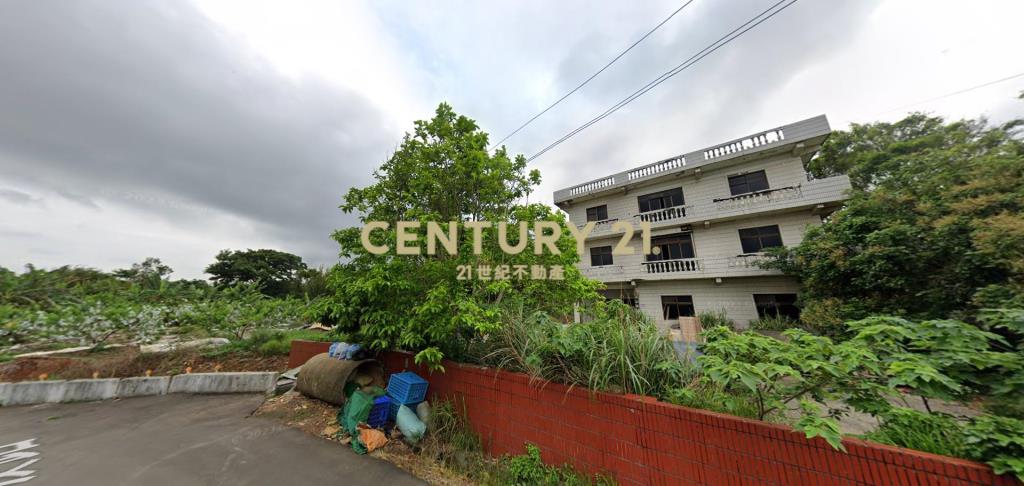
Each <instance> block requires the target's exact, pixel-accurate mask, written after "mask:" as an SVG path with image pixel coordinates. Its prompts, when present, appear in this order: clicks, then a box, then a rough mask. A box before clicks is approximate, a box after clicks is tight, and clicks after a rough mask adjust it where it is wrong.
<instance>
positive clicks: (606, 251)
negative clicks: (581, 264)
mask: <svg viewBox="0 0 1024 486" xmlns="http://www.w3.org/2000/svg"><path fill="white" fill-rule="evenodd" d="M611 264H612V247H611V246H595V247H593V248H591V249H590V266H592V267H601V266H604V265H611Z"/></svg>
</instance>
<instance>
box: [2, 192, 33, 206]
mask: <svg viewBox="0 0 1024 486" xmlns="http://www.w3.org/2000/svg"><path fill="white" fill-rule="evenodd" d="M0 199H4V200H6V201H10V202H12V203H14V204H17V205H19V206H26V205H29V204H42V202H43V200H42V199H41V198H38V197H35V196H33V195H31V194H29V193H27V192H21V191H17V190H14V189H0Z"/></svg>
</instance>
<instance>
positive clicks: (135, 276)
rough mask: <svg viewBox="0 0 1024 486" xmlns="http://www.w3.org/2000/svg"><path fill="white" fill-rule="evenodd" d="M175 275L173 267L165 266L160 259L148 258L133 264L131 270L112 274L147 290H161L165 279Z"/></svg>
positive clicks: (124, 269)
mask: <svg viewBox="0 0 1024 486" xmlns="http://www.w3.org/2000/svg"><path fill="white" fill-rule="evenodd" d="M172 273H174V270H173V269H171V267H169V266H167V265H164V264H163V262H161V261H160V259H159V258H153V257H148V258H146V259H145V260H143V261H142V262H140V263H133V264H132V267H131V268H122V269H120V270H114V271H113V272H111V274H112V275H113V276H115V277H117V278H119V279H122V280H127V281H129V282H132V283H134V284H137V285H139V286H142V287H144V288H147V289H157V288H160V286H161V284H162V283H163V281H164V278H165V277H167V276H168V275H170V274H172Z"/></svg>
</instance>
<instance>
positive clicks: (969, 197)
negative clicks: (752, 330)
mask: <svg viewBox="0 0 1024 486" xmlns="http://www.w3.org/2000/svg"><path fill="white" fill-rule="evenodd" d="M1020 124H1021V121H1015V122H1011V123H1007V124H1005V125H1003V126H998V127H995V126H990V125H989V124H987V122H986V121H985V120H966V121H957V122H952V123H947V122H946V121H945V120H943V119H942V118H939V117H930V116H926V115H923V114H914V115H910V116H908V117H907V118H905V119H903V120H901V121H899V122H896V123H872V124H866V125H858V124H854V125H853V126H852V127H851V128H850V130H848V131H838V132H835V133H833V134H832V135H831V136H830V138H829V140H828V141H827V142H826V143H825V145H824V146H823V147H822V150H821V152H820V154H819V155H818V157H817V158H815V159H813V160H812V161H811V162H810V163H809V166H808V170H809V171H810V172H811V173H812V174H813V175H815V176H818V177H823V176H829V175H834V174H847V175H849V176H850V179H851V182H852V184H853V190H852V194H851V199H850V201H848V203H847V205H846V207H845V208H844V209H842V210H840V211H838V212H837V213H835V214H833V215H832V216H831V217H830V219H829V220H828V221H826V222H825V224H823V225H822V226H820V227H817V228H812V229H810V230H809V231H808V232H807V233H806V235H805V237H804V240H803V242H802V243H801V244H800V245H798V246H796V247H793V248H790V249H788V250H780V251H778V252H777V255H778V256H779V257H780V259H779V260H778V261H776V262H774V263H772V264H771V265H773V266H776V267H779V268H782V269H784V270H786V271H788V272H790V273H793V274H795V275H797V276H799V277H800V279H801V281H802V284H803V292H802V300H803V302H804V304H805V306H807V307H809V308H810V309H811V310H812V312H811V314H812V315H820V316H828V319H829V320H831V321H834V322H839V321H841V320H846V319H856V318H863V317H865V316H868V315H871V314H895V315H902V316H907V317H914V318H937V317H946V316H955V317H963V318H971V316H973V314H974V312H975V311H976V310H977V308H980V307H1006V306H1013V305H1015V303H1016V305H1019V304H1020V302H1022V299H1021V295H1024V292H1022V288H1024V284H1022V281H1024V280H1022V276H1024V216H1022V213H1021V209H1022V208H1024V142H1022V141H1021V139H1020V137H1019V132H1018V131H1017V129H1018V126H1019V125H1020ZM822 307H828V308H827V309H822ZM965 310H966V311H965Z"/></svg>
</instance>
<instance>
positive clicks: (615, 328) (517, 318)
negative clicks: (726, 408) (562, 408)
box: [470, 301, 695, 397]
mask: <svg viewBox="0 0 1024 486" xmlns="http://www.w3.org/2000/svg"><path fill="white" fill-rule="evenodd" d="M587 314H588V315H590V316H593V319H592V320H590V321H588V322H584V323H579V324H571V325H564V324H562V323H559V322H557V321H555V320H554V319H552V318H551V317H550V316H548V315H547V314H545V313H543V312H530V311H529V310H528V309H527V308H526V306H524V305H523V304H522V303H517V304H511V305H507V306H503V307H502V308H501V310H500V316H501V320H502V325H501V326H500V327H499V328H498V329H497V330H496V331H494V332H493V333H491V334H489V335H488V336H487V337H486V338H485V339H478V340H476V341H475V342H474V343H473V345H472V347H471V350H470V354H471V355H472V356H475V360H476V361H478V362H480V363H483V364H487V365H491V366H495V367H498V368H502V369H508V370H512V371H519V372H523V373H527V374H529V375H531V376H534V377H537V378H542V379H547V380H552V381H558V382H561V383H568V384H576V385H582V386H586V387H587V388H590V389H592V390H607V391H613V392H620V393H636V394H640V395H653V396H658V397H665V396H667V394H668V392H669V390H671V389H673V388H677V387H679V386H680V385H682V384H683V383H685V382H687V381H688V380H687V378H688V377H689V376H690V375H691V374H693V373H695V371H693V370H692V369H690V368H692V366H689V365H687V364H684V363H682V362H680V361H679V359H677V357H676V355H675V350H674V349H673V347H672V343H671V342H670V341H669V340H668V339H667V338H666V337H665V336H664V335H662V333H661V331H660V330H659V329H658V328H657V326H655V324H654V323H653V322H651V321H650V319H649V318H648V317H647V316H645V315H644V314H642V313H640V312H639V311H637V310H636V309H633V308H632V307H629V306H626V305H624V304H622V303H621V302H618V301H609V302H597V303H595V304H594V306H593V307H592V308H591V309H590V310H588V311H587Z"/></svg>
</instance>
